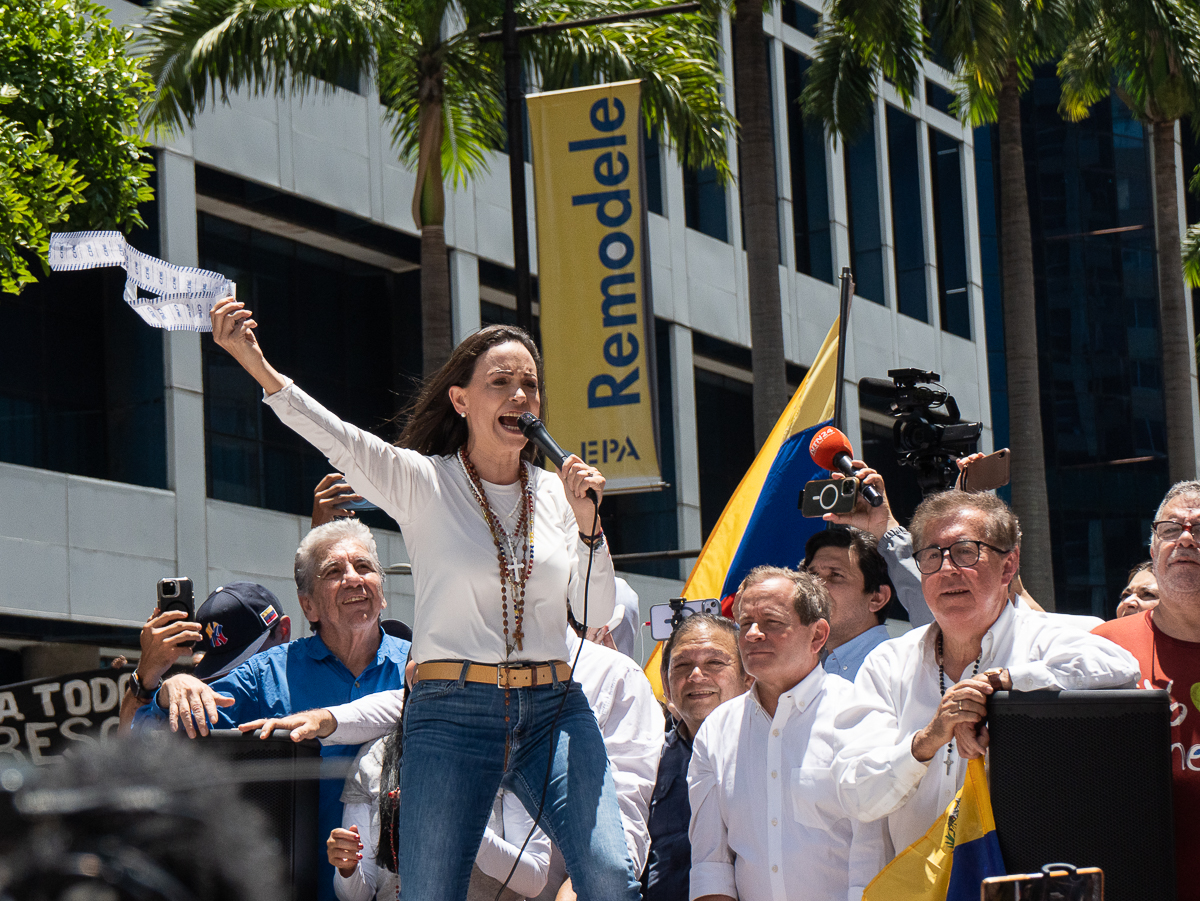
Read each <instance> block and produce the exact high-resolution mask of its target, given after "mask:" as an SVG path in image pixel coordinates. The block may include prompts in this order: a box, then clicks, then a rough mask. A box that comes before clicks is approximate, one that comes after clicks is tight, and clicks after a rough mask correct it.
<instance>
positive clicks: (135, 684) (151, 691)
mask: <svg viewBox="0 0 1200 901" xmlns="http://www.w3.org/2000/svg"><path fill="white" fill-rule="evenodd" d="M161 687H162V679H159V680H158V684H157V685H155V686H154V687H152V688H147V687H146V686H144V685H142V680H141V679H139V678H138V674H137V670H134V671H133V675H132V676H130V677H129V688H130V690H131V691H133V696H134V697H135V698H137V699H138V700H139V701H141V702H142V703H143V704H149V703H150V702H151V701H152V700H154V696H155V695H156V694H158V690H159V688H161Z"/></svg>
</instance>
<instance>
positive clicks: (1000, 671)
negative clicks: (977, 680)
mask: <svg viewBox="0 0 1200 901" xmlns="http://www.w3.org/2000/svg"><path fill="white" fill-rule="evenodd" d="M983 677H984V678H985V679H987V680H988V682H989V683H991V686H992V690H993V691H1005V688H1004V667H1001V666H997V667H995V668H994V669H990V670H987V671H985V672H984V674H983Z"/></svg>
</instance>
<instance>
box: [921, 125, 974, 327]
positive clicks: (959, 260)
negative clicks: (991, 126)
mask: <svg viewBox="0 0 1200 901" xmlns="http://www.w3.org/2000/svg"><path fill="white" fill-rule="evenodd" d="M929 159H930V163H931V165H930V173H931V175H932V181H933V238H934V244H935V245H936V247H937V274H938V304H939V306H940V309H941V317H942V330H943V331H947V332H950V333H951V334H954V335H958V336H959V337H961V338H966V339H967V340H970V338H971V305H970V294H969V292H968V291H967V233H966V227H965V224H964V222H963V192H962V163H961V160H962V144H961V143H960V142H958V141H956V140H954V139H953V138H951V137H948V136H947V135H944V134H942V133H941V132H940V131H938V130H937V129H934V128H931V129H929Z"/></svg>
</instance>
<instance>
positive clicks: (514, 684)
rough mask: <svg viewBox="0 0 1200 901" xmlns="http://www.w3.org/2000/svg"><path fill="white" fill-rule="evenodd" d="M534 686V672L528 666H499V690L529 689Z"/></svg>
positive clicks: (497, 674) (497, 677) (497, 675)
mask: <svg viewBox="0 0 1200 901" xmlns="http://www.w3.org/2000/svg"><path fill="white" fill-rule="evenodd" d="M532 684H533V670H532V668H530V667H527V666H497V667H496V687H497V688H529V686H531V685H532Z"/></svg>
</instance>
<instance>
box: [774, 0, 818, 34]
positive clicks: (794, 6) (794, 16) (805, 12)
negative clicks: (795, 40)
mask: <svg viewBox="0 0 1200 901" xmlns="http://www.w3.org/2000/svg"><path fill="white" fill-rule="evenodd" d="M780 12H781V13H782V15H783V24H785V25H791V26H792V27H793V28H795V29H796V30H797V31H799V32H800V33H801V34H806V35H808V36H809V37H810V38H814V39H815V38H816V37H817V32H818V30H819V26H820V24H821V13H820V12H819V11H818V10H815V9H813V8H812V7H811V6H809V5H808V4H806V3H801V2H800V0H783V5H782V8H781V9H780Z"/></svg>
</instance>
